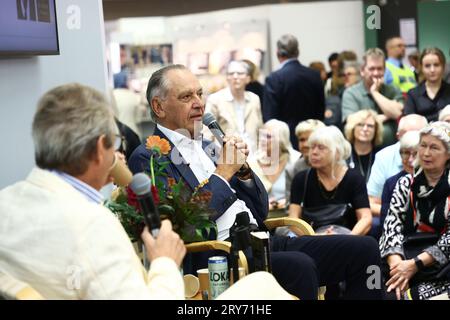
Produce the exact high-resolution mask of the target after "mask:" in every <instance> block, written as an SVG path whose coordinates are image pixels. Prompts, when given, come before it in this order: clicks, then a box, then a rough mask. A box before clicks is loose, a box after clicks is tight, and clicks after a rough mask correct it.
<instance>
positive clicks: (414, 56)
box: [408, 50, 420, 83]
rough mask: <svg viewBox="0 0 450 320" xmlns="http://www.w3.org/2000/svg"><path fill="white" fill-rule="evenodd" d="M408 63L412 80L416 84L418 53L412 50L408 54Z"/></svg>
mask: <svg viewBox="0 0 450 320" xmlns="http://www.w3.org/2000/svg"><path fill="white" fill-rule="evenodd" d="M408 62H409V64H410V65H411V67H410V68H411V70H412V72H414V78H415V79H416V83H419V73H420V63H419V51H417V50H414V51H412V52H410V53H409V54H408Z"/></svg>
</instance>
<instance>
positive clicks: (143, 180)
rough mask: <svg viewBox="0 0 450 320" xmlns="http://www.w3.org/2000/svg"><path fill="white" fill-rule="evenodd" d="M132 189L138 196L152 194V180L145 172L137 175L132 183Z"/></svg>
mask: <svg viewBox="0 0 450 320" xmlns="http://www.w3.org/2000/svg"><path fill="white" fill-rule="evenodd" d="M130 188H131V190H133V192H134V193H136V195H138V196H143V195H144V194H146V193H149V192H150V188H151V180H150V178H149V177H148V176H147V175H146V174H145V173H143V172H140V173H136V174H135V175H134V176H133V179H132V180H131V183H130Z"/></svg>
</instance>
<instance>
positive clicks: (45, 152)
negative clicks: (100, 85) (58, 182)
mask: <svg viewBox="0 0 450 320" xmlns="http://www.w3.org/2000/svg"><path fill="white" fill-rule="evenodd" d="M32 132H33V141H34V146H35V159H36V164H37V166H38V167H40V168H43V169H56V170H60V171H63V172H66V173H68V174H70V175H74V176H76V175H80V174H83V173H84V172H85V171H86V170H87V167H88V165H89V161H90V159H91V157H92V155H93V154H94V153H95V152H96V150H97V142H98V139H99V137H101V136H102V135H105V136H106V139H105V147H106V148H110V147H111V146H112V145H113V141H114V140H113V139H114V134H116V133H117V132H118V129H117V126H116V124H115V121H114V116H113V113H112V111H111V109H110V107H109V103H108V101H107V100H106V98H105V97H104V96H103V94H101V93H100V92H99V91H97V90H95V89H93V88H90V87H87V86H84V85H81V84H78V83H71V84H66V85H62V86H59V87H56V88H54V89H52V90H50V91H48V92H47V93H45V94H44V96H42V98H41V99H40V100H39V103H38V108H37V111H36V114H35V115H34V119H33V129H32Z"/></svg>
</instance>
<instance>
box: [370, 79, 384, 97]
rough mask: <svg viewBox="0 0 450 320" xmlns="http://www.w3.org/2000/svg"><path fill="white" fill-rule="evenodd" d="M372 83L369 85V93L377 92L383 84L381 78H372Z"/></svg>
mask: <svg viewBox="0 0 450 320" xmlns="http://www.w3.org/2000/svg"><path fill="white" fill-rule="evenodd" d="M372 81H373V83H372V85H371V86H370V93H374V92H379V91H380V88H381V85H382V84H383V78H372Z"/></svg>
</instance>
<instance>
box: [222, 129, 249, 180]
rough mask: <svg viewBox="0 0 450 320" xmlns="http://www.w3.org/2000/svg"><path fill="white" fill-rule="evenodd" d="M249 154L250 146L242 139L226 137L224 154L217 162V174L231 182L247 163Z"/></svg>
mask: <svg viewBox="0 0 450 320" xmlns="http://www.w3.org/2000/svg"><path fill="white" fill-rule="evenodd" d="M248 154H249V149H248V146H247V144H246V143H245V142H244V141H243V140H242V139H241V138H239V137H235V136H229V137H225V138H224V145H223V148H222V153H221V155H220V157H219V159H218V161H217V170H216V173H218V174H219V175H221V176H222V177H224V178H225V179H227V180H230V179H231V177H232V176H233V175H234V174H235V173H236V172H238V171H239V169H240V168H241V167H242V165H243V164H244V163H245V161H246V160H247V156H248Z"/></svg>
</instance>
